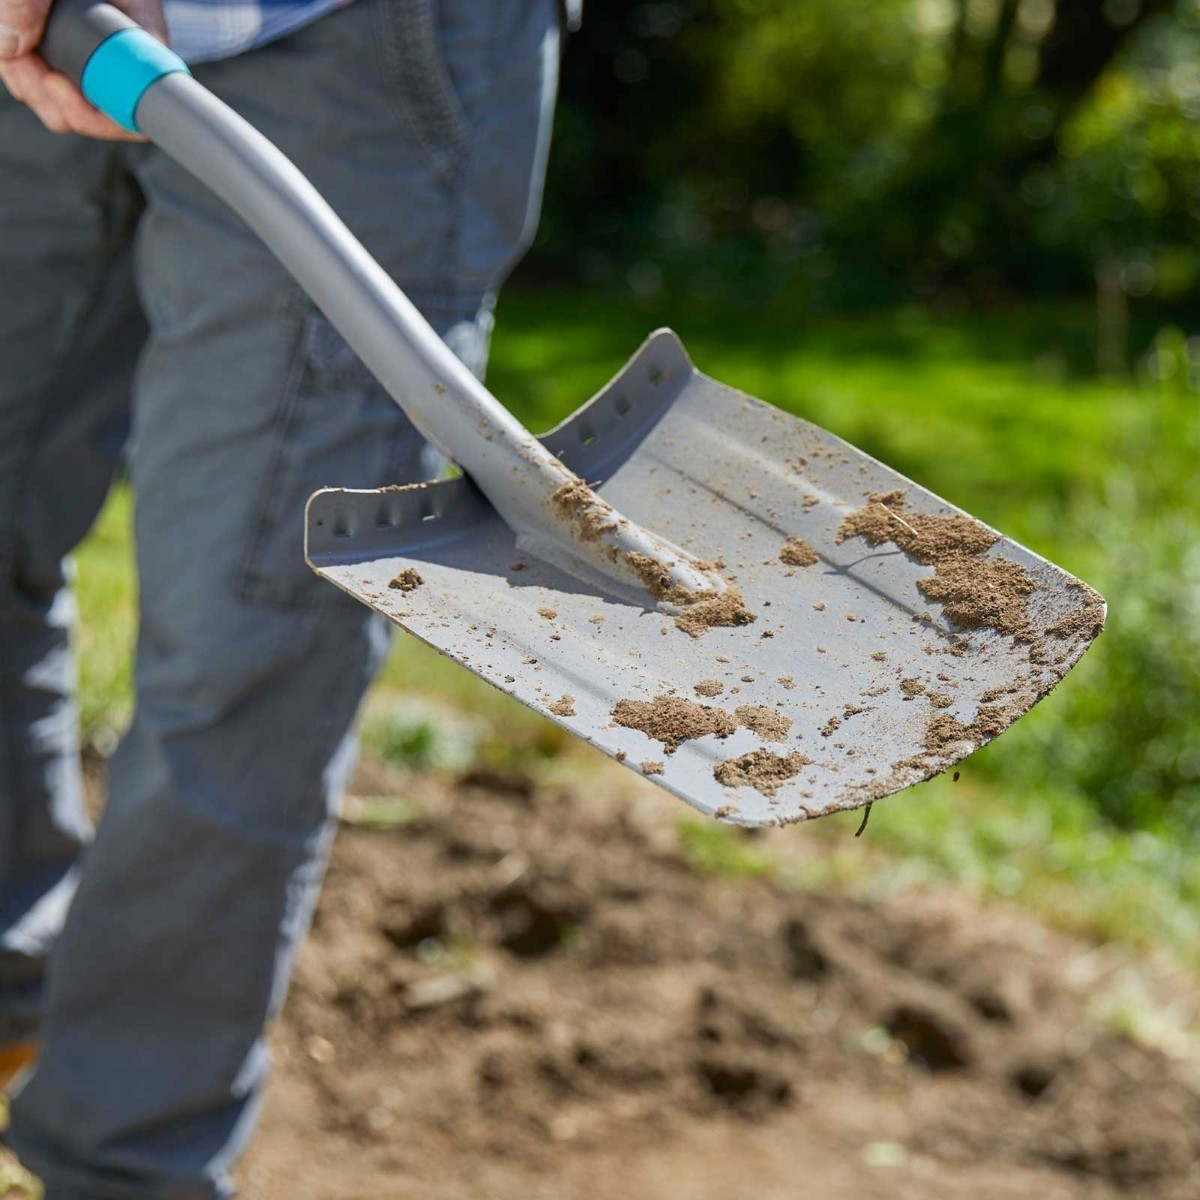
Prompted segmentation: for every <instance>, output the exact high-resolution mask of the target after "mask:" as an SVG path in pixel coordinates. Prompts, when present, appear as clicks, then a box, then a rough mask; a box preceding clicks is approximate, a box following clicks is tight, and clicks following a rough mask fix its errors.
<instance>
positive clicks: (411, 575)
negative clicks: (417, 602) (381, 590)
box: [388, 567, 425, 592]
mask: <svg viewBox="0 0 1200 1200" xmlns="http://www.w3.org/2000/svg"><path fill="white" fill-rule="evenodd" d="M424 582H425V580H424V579H422V578H421V575H420V573H419V572H418V571H417V570H416V569H415V568H414V567H405V568H404V570H403V571H401V572H400V574H399V575H397V576H396V578H395V579H393V580H392V581H391V582H390V583H389V584H388V587H390V588H395V589H396V591H398V592H412V591H415V590H416V589H417V588H419V587H420V586H421V584H423V583H424Z"/></svg>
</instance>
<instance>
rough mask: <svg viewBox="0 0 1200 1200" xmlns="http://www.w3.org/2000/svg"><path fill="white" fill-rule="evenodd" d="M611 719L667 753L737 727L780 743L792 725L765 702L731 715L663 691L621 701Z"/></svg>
mask: <svg viewBox="0 0 1200 1200" xmlns="http://www.w3.org/2000/svg"><path fill="white" fill-rule="evenodd" d="M710 682H711V681H710ZM696 690H697V691H699V687H697V689H696ZM718 690H720V688H719V686H718ZM612 719H613V722H614V724H617V725H622V726H624V727H625V728H626V729H638V730H640V731H641V732H642V733H644V734H645V735H646V736H647V737H652V738H654V740H655V741H658V742H662V744H663V748H664V749H665V750H666V752H667V753H668V754H674V753H675V751H676V750H678V749H679V747H680V746H682V745H683V743H684V742H687V741H691V740H692V739H693V738H702V737H707V736H708V735H709V734H710V733H711V734H714V735H716V736H717V737H718V738H727V737H729V735H730V734H731V733H733V732H734V730H736V729H737V728H738V727H739V726H741V727H742V728H745V729H749V730H750V732H751V733H756V734H758V736H759V737H760V738H762V739H763V740H764V741H767V742H782V741H784V740H785V738H786V737H787V732H788V730H789V729H791V727H792V720H791V718H790V717H785V716H784V715H783V714H782V713H781V712H777V711H776V710H775V709H773V708H768V707H767V706H766V705H765V704H742V705H739V707H737V708H736V709H734V711H733V713H732V714H730V713H728V712H726V711H725V710H724V709H723V708H716V707H715V706H713V705H711V704H697V703H696V701H694V700H685V699H683V698H682V697H680V696H672V695H668V694H666V693H664V694H662V695H660V696H655V698H654V699H653V700H621V701H619V702H618V703H617V706H616V707H615V708H614V709H613V711H612Z"/></svg>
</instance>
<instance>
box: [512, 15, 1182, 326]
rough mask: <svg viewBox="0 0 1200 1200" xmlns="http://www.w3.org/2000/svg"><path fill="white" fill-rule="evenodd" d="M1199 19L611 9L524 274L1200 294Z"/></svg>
mask: <svg viewBox="0 0 1200 1200" xmlns="http://www.w3.org/2000/svg"><path fill="white" fill-rule="evenodd" d="M1197 117H1200V0H1178V2H1177V3H1169V2H1168V0H1103V2H1102V3H1101V2H1097V0H839V2H838V3H836V4H829V3H825V2H824V0H606V3H605V4H603V5H601V4H593V5H592V6H591V8H590V10H589V13H588V19H587V21H586V22H585V26H584V29H583V30H582V31H581V32H580V33H579V34H578V35H576V36H575V37H574V38H573V39H572V40H571V42H570V44H569V47H568V50H567V54H566V61H565V70H564V86H563V93H562V102H561V106H560V112H559V120H558V129H557V144H556V150H555V154H554V156H553V158H552V163H551V176H552V178H551V184H550V187H549V189H548V196H549V201H548V205H547V211H546V218H545V221H544V224H543V230H542V235H541V237H540V238H539V242H538V245H537V247H536V251H535V257H534V260H533V264H532V268H533V270H535V271H537V272H541V273H542V274H543V275H556V276H567V277H569V278H572V279H575V280H579V281H582V282H587V283H604V284H609V285H617V286H620V287H625V288H629V289H632V290H633V291H634V292H642V293H647V292H653V291H655V290H656V289H658V288H659V287H661V286H663V285H664V284H665V285H668V286H669V285H671V284H673V283H678V284H682V285H686V286H687V287H689V288H691V289H699V290H700V291H702V292H704V291H707V292H710V293H712V294H714V295H717V294H719V295H720V296H721V297H722V298H723V299H725V300H729V299H730V298H731V297H736V296H742V297H745V298H749V299H755V298H758V297H760V296H761V295H763V294H764V292H768V293H778V292H779V291H780V290H783V291H786V292H792V293H795V294H796V295H797V296H798V297H799V298H801V299H804V300H806V301H807V302H809V303H820V304H831V305H845V304H847V303H859V302H881V301H886V300H893V299H897V298H900V297H904V296H910V295H913V294H919V295H920V294H932V293H935V292H936V293H940V294H943V295H945V294H947V293H949V294H951V295H953V294H955V293H962V294H963V295H965V296H967V297H976V298H980V297H981V298H995V297H1005V296H1009V295H1012V294H1013V293H1014V292H1020V293H1022V294H1029V293H1031V292H1036V293H1039V294H1049V293H1063V292H1079V291H1081V290H1084V291H1090V290H1091V289H1092V288H1093V286H1094V284H1095V282H1096V280H1097V277H1098V276H1099V277H1100V278H1101V279H1102V280H1107V279H1111V280H1114V281H1115V283H1116V285H1117V287H1118V289H1119V291H1120V294H1122V295H1126V296H1130V297H1134V298H1142V297H1147V296H1151V297H1154V298H1156V299H1161V300H1163V301H1171V302H1173V301H1177V300H1179V299H1180V298H1181V297H1182V296H1184V295H1185V294H1187V293H1189V292H1194V289H1195V285H1196V283H1197V277H1198V275H1200V251H1198V249H1197V237H1196V234H1197V221H1198V220H1200V154H1198V153H1197V151H1198V150H1200V126H1198V125H1197Z"/></svg>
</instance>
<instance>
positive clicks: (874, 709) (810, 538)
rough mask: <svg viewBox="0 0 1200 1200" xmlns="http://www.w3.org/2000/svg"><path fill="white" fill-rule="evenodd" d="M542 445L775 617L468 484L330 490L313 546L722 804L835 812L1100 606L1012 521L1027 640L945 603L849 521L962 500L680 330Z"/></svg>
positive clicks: (638, 764)
mask: <svg viewBox="0 0 1200 1200" xmlns="http://www.w3.org/2000/svg"><path fill="white" fill-rule="evenodd" d="M543 440H544V441H545V443H546V444H547V445H548V446H550V447H551V449H552V450H553V451H554V452H555V453H556V454H558V456H559V457H560V458H561V459H562V460H563V461H564V462H565V463H566V464H567V465H568V466H570V467H571V468H572V470H574V471H575V472H576V473H577V474H579V475H581V476H582V477H583V478H584V479H586V480H587V481H588V482H589V483H593V484H596V485H598V486H597V490H598V491H599V493H600V494H601V495H602V496H603V497H605V498H606V499H607V500H609V501H610V502H611V503H612V504H613V505H614V507H616V508H617V510H618V511H620V512H623V513H625V514H626V515H627V516H628V517H629V518H630V519H631V520H634V521H637V522H639V523H641V524H644V525H645V526H648V527H649V528H651V529H653V530H655V531H656V532H657V533H659V534H661V535H662V536H664V537H666V538H667V539H669V540H670V541H672V542H674V543H675V544H676V545H679V546H681V547H683V548H685V549H686V550H688V551H690V552H692V553H693V554H695V555H696V556H697V557H699V558H702V559H718V558H720V559H723V560H724V563H725V567H724V574H725V577H726V578H728V579H730V580H731V581H732V582H734V583H735V584H736V586H737V587H738V588H739V589H740V591H741V592H742V594H743V596H744V597H745V601H746V607H747V608H748V609H749V610H750V611H751V612H753V613H754V614H755V616H756V619H755V621H754V622H753V623H752V624H749V625H743V626H739V627H733V628H723V627H718V628H712V629H709V630H707V631H706V632H704V633H703V636H700V637H692V636H689V635H688V633H687V632H685V631H684V630H682V629H680V628H679V627H678V626H677V625H676V622H675V620H674V618H673V617H672V616H671V615H670V614H668V613H664V612H662V611H659V610H657V609H655V608H654V607H653V604H652V602H651V601H650V600H649V599H648V598H637V597H631V596H618V595H615V594H612V593H609V592H606V591H602V590H599V589H598V588H596V587H593V586H591V585H589V584H586V583H582V582H580V581H579V580H577V579H575V578H574V577H572V576H571V575H568V574H566V573H565V572H564V571H562V570H560V569H558V568H556V567H555V566H552V565H550V564H549V563H546V562H544V561H542V560H539V559H538V558H535V557H533V556H532V555H530V554H528V553H526V552H525V551H524V550H523V549H522V547H521V546H520V544H519V543H518V539H517V537H516V535H515V534H514V533H513V531H512V530H511V529H510V528H509V527H508V526H507V525H506V524H505V523H504V522H503V521H502V520H501V519H500V517H499V516H498V515H497V514H496V512H495V510H493V509H492V508H491V506H490V505H489V504H488V503H487V502H486V500H484V499H483V497H482V496H481V495H480V493H479V492H478V491H477V490H476V489H475V487H474V486H473V485H472V484H471V483H470V481H469V480H467V479H465V478H459V479H453V480H446V481H441V482H437V483H432V484H423V485H419V486H416V487H409V488H395V489H384V490H382V491H367V492H364V491H349V490H344V489H327V490H325V491H322V492H318V493H317V494H316V495H315V496H314V497H313V498H312V500H311V501H310V502H309V508H308V557H309V562H310V563H311V565H312V566H313V568H314V569H315V570H316V571H317V572H318V573H319V574H320V575H322V576H324V577H325V578H326V579H329V580H330V581H331V582H333V583H335V584H336V585H337V586H338V587H340V588H342V589H343V590H344V591H346V592H348V593H349V594H350V595H352V596H354V597H355V598H356V599H358V600H360V601H362V602H363V603H364V604H367V605H368V606H369V607H371V608H373V609H375V610H376V611H378V612H380V613H382V614H384V615H385V616H387V617H388V618H389V619H391V620H392V621H394V622H395V623H396V624H398V625H400V626H402V627H403V628H404V629H406V630H408V631H409V632H410V633H412V634H414V635H416V636H417V637H418V638H420V639H421V640H422V641H425V642H427V643H428V644H429V645H431V646H433V647H435V648H436V649H437V650H439V651H441V652H442V653H444V654H446V655H448V656H450V657H451V658H453V659H455V660H456V661H458V662H460V663H462V664H463V666H465V667H467V668H468V669H469V670H471V671H473V672H474V673H475V674H477V675H479V676H480V677H481V678H483V679H486V680H487V681H488V682H489V683H492V684H494V685H495V686H496V687H498V688H500V689H501V690H502V691H505V692H507V693H509V694H510V695H513V696H515V697H516V698H517V699H518V700H520V701H522V702H523V703H525V704H526V705H528V706H529V707H530V708H532V709H534V710H535V711H537V712H539V713H542V714H543V715H545V716H547V717H549V718H550V719H551V720H553V721H556V722H557V723H558V724H560V725H562V726H563V727H565V728H566V729H568V730H570V731H571V732H572V733H574V734H576V735H577V736H578V737H580V738H582V739H583V740H584V741H586V742H588V743H590V744H591V745H593V746H596V747H597V748H598V749H600V750H602V751H603V752H604V753H606V754H608V755H610V756H612V757H614V758H616V759H617V760H618V761H621V762H623V763H625V764H626V765H627V766H629V767H631V768H633V769H634V770H638V771H641V772H642V773H643V774H645V775H648V776H649V777H651V778H652V779H653V780H654V782H656V783H658V784H660V785H661V786H662V787H665V788H666V789H667V790H668V791H670V792H672V793H674V794H675V795H677V796H679V797H680V798H681V799H683V800H685V801H686V802H687V803H688V804H690V805H692V806H693V807H695V808H696V809H698V810H699V811H701V812H703V813H705V814H708V815H711V816H714V817H716V818H718V819H720V820H724V821H728V822H731V823H734V824H741V825H775V824H783V823H786V822H790V821H797V820H803V819H806V818H810V817H816V816H822V815H825V814H827V813H831V812H837V811H841V810H844V809H850V808H857V807H860V806H861V805H864V804H867V803H869V802H872V801H874V800H877V799H879V798H881V797H882V796H885V795H887V794H889V793H891V792H894V791H898V790H899V789H901V788H903V787H907V786H908V785H910V784H912V783H916V782H918V781H919V780H921V779H925V778H928V777H929V776H931V775H934V774H937V773H939V772H941V771H944V770H945V769H947V768H948V767H950V766H952V765H953V764H954V763H955V762H957V761H959V760H960V759H962V758H964V757H965V756H966V755H968V754H970V753H971V752H972V751H974V750H975V749H977V748H978V747H979V746H980V745H982V744H983V743H984V742H987V741H990V740H991V739H992V738H993V737H995V736H996V735H997V734H998V733H1000V732H1001V731H1002V730H1003V729H1004V728H1006V727H1007V726H1008V725H1009V724H1011V723H1012V721H1014V720H1016V719H1017V718H1018V717H1019V716H1021V715H1022V714H1023V713H1025V712H1027V711H1028V710H1029V709H1030V708H1031V707H1032V706H1033V705H1034V704H1035V703H1037V701H1038V700H1039V699H1041V697H1042V696H1044V695H1045V694H1046V693H1047V692H1049V691H1050V689H1051V688H1053V687H1054V686H1055V684H1056V683H1058V681H1059V680H1060V679H1061V678H1062V677H1063V676H1064V675H1065V674H1066V672H1067V671H1068V670H1070V668H1071V667H1072V666H1074V664H1075V663H1076V662H1077V661H1078V660H1079V658H1080V656H1081V655H1082V654H1083V653H1084V651H1085V650H1086V649H1087V647H1088V645H1089V644H1090V643H1091V641H1092V640H1093V639H1094V638H1095V636H1096V635H1097V634H1098V633H1099V631H1100V628H1101V626H1102V624H1103V620H1104V605H1103V601H1102V600H1101V599H1100V598H1099V596H1097V594H1096V593H1095V592H1093V591H1092V590H1091V589H1090V588H1088V587H1087V585H1086V584H1082V583H1081V582H1080V581H1078V580H1076V579H1074V578H1073V577H1072V576H1070V575H1069V574H1067V573H1066V572H1064V571H1063V570H1061V569H1060V568H1058V567H1056V566H1054V565H1053V564H1052V563H1049V562H1047V561H1046V560H1045V559H1043V558H1041V557H1039V556H1038V555H1036V554H1034V553H1032V552H1031V551H1029V550H1027V549H1025V548H1024V547H1022V546H1019V545H1017V544H1016V543H1014V542H1012V541H1010V540H1009V539H1007V538H1004V537H1002V536H1000V535H998V534H996V535H995V538H996V540H995V542H994V544H992V545H991V546H989V547H988V548H987V549H986V550H985V551H984V552H982V554H981V555H978V556H977V557H982V558H986V559H988V560H1008V562H1010V563H1013V564H1016V568H1013V569H1014V570H1015V569H1017V568H1019V569H1020V571H1021V572H1023V576H1022V578H1023V579H1025V580H1026V581H1027V582H1028V585H1029V586H1028V588H1027V589H1026V590H1025V592H1023V593H1022V595H1023V603H1024V604H1025V606H1026V609H1027V621H1026V622H1025V624H1024V627H1023V628H1022V629H1021V630H1020V631H1019V632H1018V633H1017V634H1016V635H1014V634H1013V632H1012V630H1011V628H1010V629H1009V631H1007V632H1006V631H1003V630H1002V629H997V628H991V627H970V628H964V627H963V624H962V621H963V618H962V616H961V613H958V614H957V616H954V615H951V614H955V612H956V610H954V609H953V602H952V600H947V601H946V606H947V607H944V606H943V604H942V603H939V602H937V601H933V600H931V599H930V598H929V597H928V596H927V595H925V594H924V593H923V592H922V591H921V589H920V588H919V587H918V584H919V583H921V582H922V581H926V583H927V581H928V580H929V579H930V578H931V577H932V576H933V575H934V574H935V570H937V569H940V568H935V567H933V566H931V565H928V563H922V562H920V561H918V560H917V559H916V558H914V557H912V556H911V555H910V554H908V553H906V552H905V551H904V550H902V549H900V548H899V547H898V546H897V545H896V544H893V543H891V542H883V543H880V544H877V545H874V546H872V545H870V544H869V542H868V541H867V540H866V539H865V538H864V537H862V536H853V535H851V536H846V527H845V526H844V522H845V521H846V519H847V517H849V516H851V515H852V514H854V513H856V512H861V511H862V510H863V509H864V507H865V506H870V505H871V504H873V503H874V504H878V503H879V501H878V500H877V499H876V500H874V501H873V500H872V497H879V496H880V495H884V494H887V493H895V492H896V491H897V490H899V491H901V492H902V493H903V501H902V504H897V503H896V502H895V501H893V502H892V503H893V505H894V506H895V507H894V509H893V511H894V512H895V514H896V518H895V519H898V521H899V522H900V524H901V525H907V524H908V523H909V522H911V521H913V520H919V519H920V516H921V515H922V514H926V515H936V516H954V515H960V516H965V514H962V513H961V510H958V509H955V508H953V507H952V506H951V505H949V504H947V503H946V502H945V501H943V500H941V499H939V498H938V497H937V496H935V495H933V494H932V493H930V492H928V491H926V490H925V489H923V488H921V487H919V486H917V485H916V484H914V483H912V482H911V481H910V480H908V479H906V478H904V477H903V476H901V475H899V474H897V473H896V472H895V471H892V470H891V469H890V468H888V467H886V466H885V465H883V464H882V463H880V462H877V461H876V460H874V459H872V458H870V457H869V456H867V455H865V454H863V453H862V452H861V451H860V450H857V449H856V448H855V447H853V446H851V445H849V444H848V443H846V442H844V441H842V440H841V439H840V438H837V437H835V436H834V435H832V434H830V433H828V432H826V431H825V430H822V429H820V428H818V427H817V426H815V425H812V424H810V423H809V422H807V421H803V420H801V419H799V418H796V417H793V416H790V415H789V414H786V413H784V412H782V411H780V410H778V409H776V408H773V407H772V406H770V405H768V404H765V403H763V402H762V401H760V400H755V399H753V398H752V397H749V396H747V395H745V394H744V393H742V392H739V391H736V390H734V389H732V388H728V387H725V386H724V385H722V384H720V383H718V382H716V381H715V380H712V379H709V378H707V377H706V376H704V375H702V374H701V373H700V372H698V371H697V370H696V369H695V368H694V367H693V366H692V364H691V362H690V360H689V359H688V357H687V355H686V353H685V351H684V349H683V347H682V345H681V344H680V342H679V341H678V339H677V338H676V337H675V335H674V334H672V333H670V332H669V331H667V330H661V331H659V332H658V333H656V334H654V335H653V336H652V337H651V338H650V339H648V340H647V342H646V343H645V344H644V345H643V346H642V348H641V350H640V351H639V352H638V354H637V355H636V356H635V357H634V358H633V359H631V360H630V362H629V363H628V364H627V366H626V367H625V368H624V370H622V372H621V373H620V374H619V375H618V376H617V377H616V378H615V379H614V380H613V381H612V382H611V383H610V384H609V385H608V386H607V387H606V388H605V389H604V390H603V391H601V392H600V393H599V394H598V395H597V396H596V397H594V398H593V399H592V400H591V401H590V402H589V403H588V404H587V405H585V406H584V407H583V408H582V409H580V410H579V411H577V412H576V413H575V414H574V415H573V416H571V417H570V418H568V420H566V421H565V422H564V423H563V424H562V425H560V426H559V427H558V428H557V429H555V430H554V431H553V432H552V433H550V434H548V435H547V436H546V437H545V438H544V439H543ZM889 519H890V518H889ZM909 527H910V528H911V525H909ZM976 528H980V527H979V526H978V525H976ZM797 538H798V539H802V541H803V542H804V544H805V545H806V546H807V547H810V548H811V549H812V550H813V551H814V552H815V556H816V561H815V562H813V563H812V564H811V565H800V559H803V558H805V557H806V556H804V555H803V554H801V555H796V554H795V553H791V554H789V553H788V552H786V551H785V547H786V545H787V543H788V542H789V541H790V540H792V539H797ZM781 554H782V557H781ZM789 558H790V559H791V560H792V561H790V562H789V561H786V560H788V559H789ZM947 608H948V609H949V612H948V611H947ZM1001 624H1003V622H1001ZM664 698H667V699H668V700H675V701H679V700H686V701H689V702H692V703H694V704H696V705H701V706H704V709H706V710H707V712H705V711H704V710H693V709H686V708H680V706H678V705H676V706H674V707H672V706H671V705H670V704H668V703H666V701H665V700H664ZM622 702H634V703H633V705H632V706H631V705H630V704H623V703H622ZM645 706H649V707H645ZM705 730H707V732H705Z"/></svg>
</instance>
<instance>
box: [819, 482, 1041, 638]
mask: <svg viewBox="0 0 1200 1200" xmlns="http://www.w3.org/2000/svg"><path fill="white" fill-rule="evenodd" d="M851 537H862V538H865V539H866V541H867V544H868V545H870V546H880V545H883V544H884V543H885V542H891V543H893V544H895V545H897V546H899V547H900V549H901V550H903V551H904V552H905V553H906V554H908V555H910V556H911V557H912V558H915V559H916V560H917V562H919V563H923V564H925V565H926V566H932V567H933V568H934V573H933V575H932V576H931V577H930V578H928V579H919V580H918V581H917V588H918V590H919V591H920V592H921V594H922V595H923V596H924V597H925V598H926V599H928V600H934V601H936V602H937V603H939V604H941V605H942V608H943V611H944V612H945V614H946V617H947V619H948V620H950V621H952V622H953V623H954V624H955V625H957V626H958V627H959V628H960V629H995V630H996V631H997V632H999V633H1008V634H1013V635H1014V636H1016V637H1018V638H1020V639H1021V640H1023V641H1027V642H1030V643H1035V642H1036V640H1037V639H1036V638H1035V637H1034V635H1033V630H1032V627H1031V625H1030V622H1029V597H1030V596H1031V595H1032V594H1033V593H1034V592H1035V591H1036V590H1037V585H1036V584H1035V583H1034V581H1033V579H1032V578H1031V577H1030V575H1029V573H1028V571H1026V570H1025V568H1024V567H1022V566H1021V565H1020V564H1019V563H1015V562H1013V561H1012V560H1011V559H1007V558H986V557H984V552H985V551H987V550H989V549H990V548H991V547H992V546H993V545H995V543H996V542H997V541H999V535H998V534H995V533H993V532H992V531H991V530H990V529H988V528H987V526H985V525H982V524H980V522H978V521H976V520H975V519H974V518H973V517H966V516H961V515H955V516H952V517H937V516H931V515H929V514H926V513H910V512H908V510H907V509H906V508H905V498H904V492H903V491H901V490H900V489H896V490H894V491H891V492H884V493H872V494H871V496H870V498H869V500H868V503H867V504H866V505H865V506H864V507H863V508H860V509H859V510H858V511H857V512H853V513H851V514H850V515H849V516H848V517H846V518H845V520H843V521H842V524H841V527H840V528H839V530H838V535H837V540H838V542H839V543H841V542H844V541H845V540H846V539H847V538H851ZM1038 652H1039V648H1038V647H1037V646H1036V645H1035V646H1034V647H1033V649H1032V651H1031V653H1032V654H1033V655H1034V656H1035V657H1036V655H1037V654H1038Z"/></svg>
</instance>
